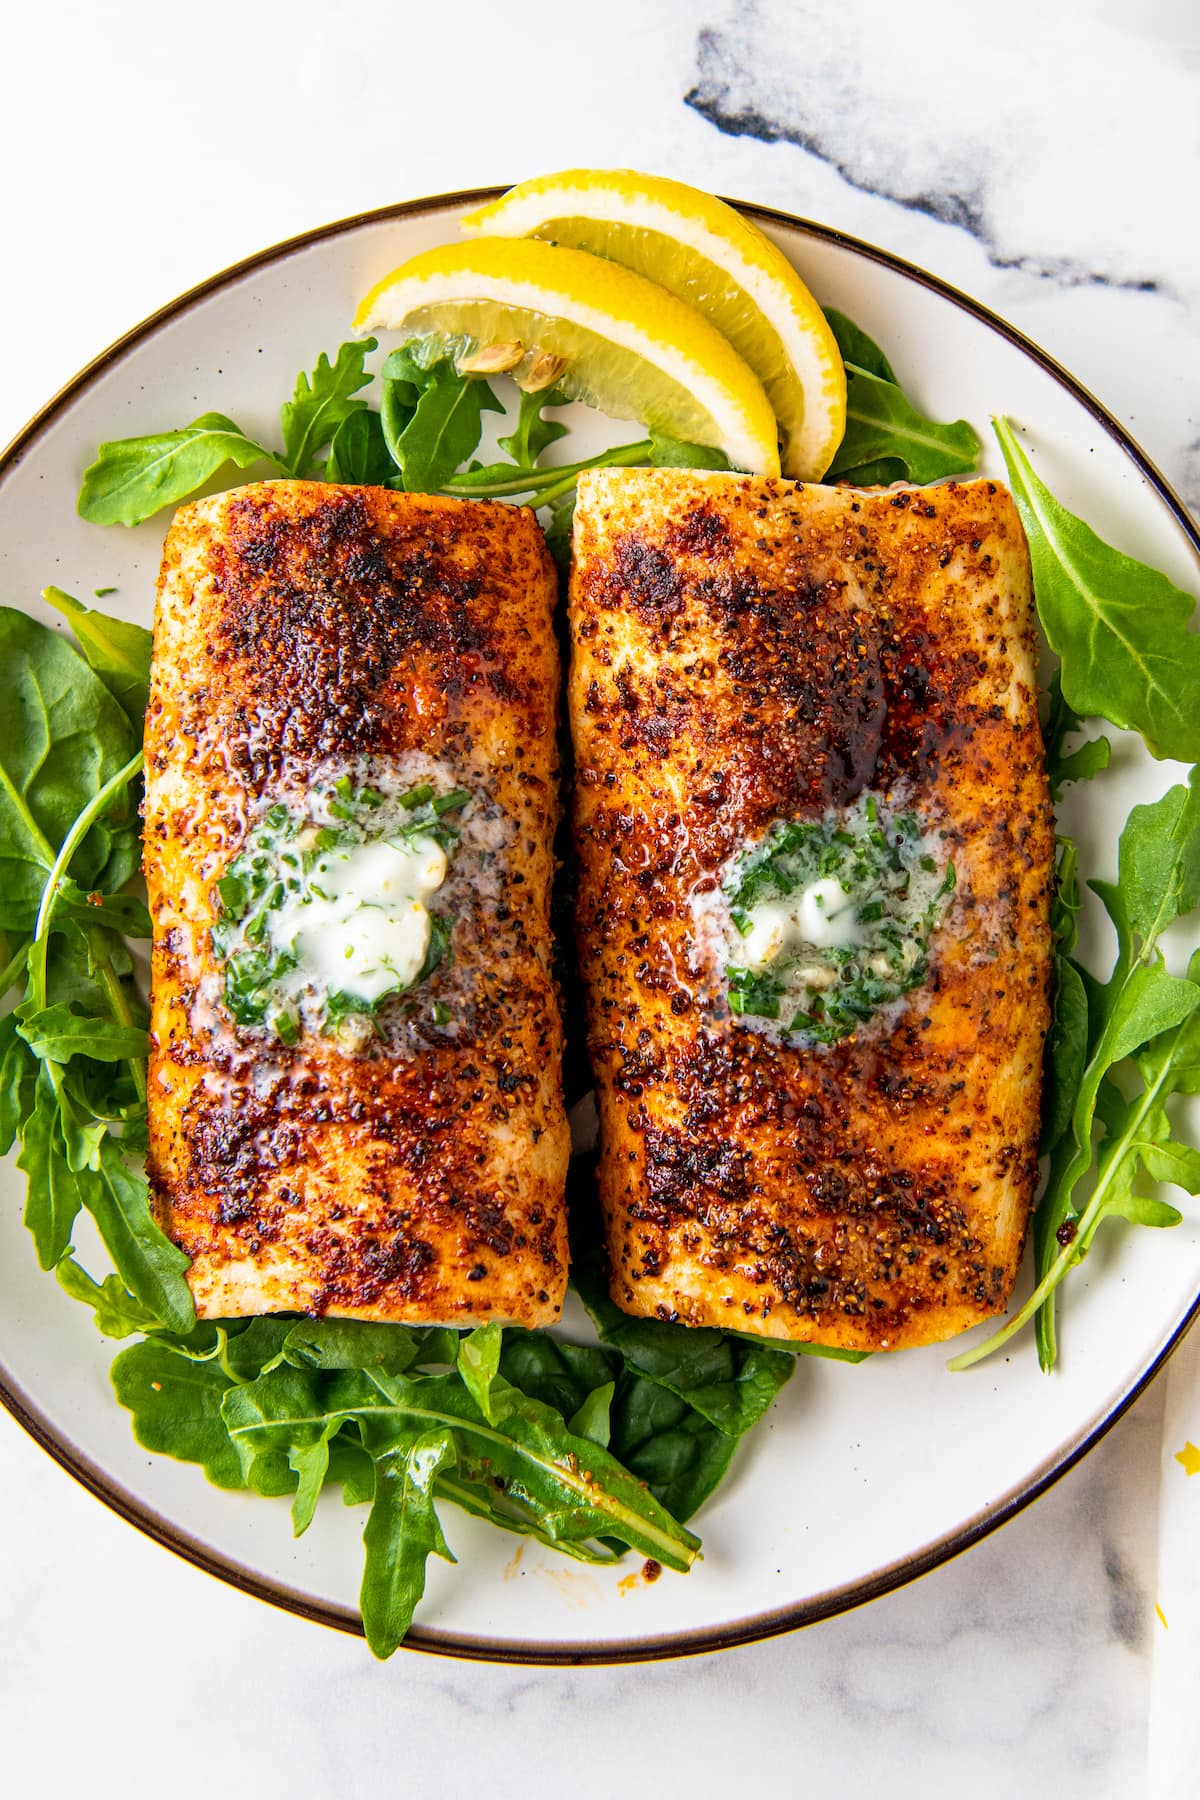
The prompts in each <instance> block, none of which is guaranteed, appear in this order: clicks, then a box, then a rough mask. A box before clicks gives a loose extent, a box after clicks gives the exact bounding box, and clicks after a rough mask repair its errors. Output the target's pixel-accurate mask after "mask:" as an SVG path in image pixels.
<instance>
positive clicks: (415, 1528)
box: [359, 1425, 458, 1656]
mask: <svg viewBox="0 0 1200 1800" xmlns="http://www.w3.org/2000/svg"><path fill="white" fill-rule="evenodd" d="M368 1448H370V1444H369V1443H368ZM457 1460H458V1457H457V1447H456V1445H455V1441H454V1434H453V1432H452V1431H451V1430H450V1429H449V1428H448V1427H447V1426H444V1425H443V1426H437V1427H434V1428H433V1429H431V1430H426V1431H419V1432H415V1433H405V1434H404V1435H402V1436H401V1435H397V1437H396V1438H395V1440H394V1441H393V1442H391V1443H388V1444H387V1445H386V1446H385V1447H384V1448H383V1449H381V1450H380V1451H379V1452H378V1454H377V1455H376V1456H375V1500H374V1504H373V1505H372V1507H371V1511H370V1515H369V1517H368V1519H367V1523H366V1528H365V1530H364V1531H363V1545H364V1547H365V1549H366V1553H367V1557H366V1565H365V1567H364V1569H363V1580H362V1590H361V1593H360V1596H359V1604H360V1606H361V1608H362V1616H363V1626H364V1628H365V1630H366V1634H367V1643H368V1644H369V1645H370V1647H371V1649H372V1650H373V1651H374V1653H375V1655H376V1656H390V1655H391V1654H392V1652H393V1650H395V1649H396V1648H397V1646H398V1645H399V1644H400V1643H401V1642H402V1640H403V1638H404V1636H405V1633H406V1632H407V1631H408V1628H409V1626H410V1624H411V1623H412V1616H413V1613H414V1611H415V1610H416V1606H417V1603H418V1601H419V1600H420V1599H421V1596H422V1595H423V1594H424V1592H425V1565H426V1562H427V1560H428V1559H429V1557H430V1556H440V1557H443V1558H444V1559H445V1560H446V1561H447V1562H453V1561H454V1560H455V1558H454V1556H453V1554H452V1552H451V1550H450V1547H449V1545H448V1544H447V1543H446V1539H445V1537H444V1536H443V1533H442V1527H441V1523H440V1521H439V1519H438V1516H437V1508H436V1507H435V1505H434V1485H435V1483H436V1481H437V1479H438V1476H439V1475H441V1474H442V1473H443V1471H445V1470H446V1469H450V1468H453V1467H454V1466H455V1464H456V1462H457Z"/></svg>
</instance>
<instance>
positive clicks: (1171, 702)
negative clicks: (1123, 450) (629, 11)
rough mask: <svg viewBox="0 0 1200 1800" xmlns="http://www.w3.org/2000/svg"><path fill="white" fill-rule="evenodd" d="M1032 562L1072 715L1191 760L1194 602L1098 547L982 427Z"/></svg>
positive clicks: (1198, 674) (1019, 453)
mask: <svg viewBox="0 0 1200 1800" xmlns="http://www.w3.org/2000/svg"><path fill="white" fill-rule="evenodd" d="M992 428H993V430H994V431H995V433H996V437H997V439H998V441H999V444H1000V448H1001V450H1002V451H1003V452H1004V460H1005V462H1006V463H1007V465H1008V476H1009V481H1010V482H1011V484H1012V491H1013V498H1014V499H1015V500H1016V503H1017V508H1018V510H1019V512H1020V514H1021V522H1022V524H1023V525H1024V527H1025V535H1026V536H1027V538H1028V539H1029V550H1030V555H1031V557H1032V559H1033V583H1034V589H1035V591H1036V594H1037V608H1038V617H1039V618H1040V620H1041V623H1042V629H1043V630H1044V632H1045V634H1046V639H1047V642H1048V643H1049V645H1050V648H1051V649H1052V650H1054V651H1055V652H1056V654H1057V655H1058V657H1059V658H1060V660H1061V664H1062V669H1061V677H1060V679H1061V683H1062V692H1063V695H1064V697H1065V699H1066V701H1067V704H1068V705H1069V706H1070V707H1071V708H1072V709H1073V710H1074V711H1075V712H1076V713H1078V714H1080V715H1085V714H1094V715H1096V716H1098V717H1100V718H1102V719H1108V720H1110V721H1111V722H1112V723H1113V724H1114V725H1120V726H1121V727H1122V728H1123V729H1125V730H1127V731H1137V732H1140V734H1141V736H1142V737H1143V738H1144V739H1145V741H1146V743H1147V745H1148V747H1149V748H1150V750H1151V752H1152V753H1153V754H1154V755H1155V756H1160V757H1177V758H1178V759H1179V760H1180V761H1182V762H1195V761H1196V760H1197V759H1198V758H1200V634H1197V633H1196V632H1195V631H1193V630H1191V629H1190V623H1191V619H1192V615H1193V612H1194V610H1195V601H1194V600H1193V598H1192V597H1191V595H1190V594H1185V593H1183V592H1182V591H1181V589H1179V588H1177V587H1176V586H1175V585H1174V583H1173V582H1171V581H1169V580H1168V579H1167V577H1166V576H1165V575H1163V574H1160V573H1159V571H1158V570H1156V569H1150V568H1147V566H1146V565H1145V563H1140V562H1137V561H1135V559H1134V558H1133V557H1131V556H1126V555H1125V554H1124V553H1123V552H1122V551H1120V550H1117V549H1115V548H1114V547H1113V546H1112V545H1111V544H1106V543H1105V542H1104V541H1103V539H1102V538H1099V537H1097V535H1096V533H1095V532H1094V531H1093V530H1092V529H1091V527H1090V526H1089V525H1086V524H1085V523H1084V521H1083V520H1082V519H1079V518H1076V516H1075V515H1074V513H1069V512H1068V511H1067V509H1066V507H1065V506H1062V505H1060V504H1059V502H1058V501H1057V500H1056V499H1055V498H1054V496H1053V495H1052V494H1051V493H1050V492H1049V490H1048V489H1047V488H1046V487H1045V485H1044V484H1043V483H1042V482H1041V481H1040V480H1039V479H1038V477H1037V475H1036V474H1035V473H1034V470H1033V466H1032V464H1031V463H1030V460H1029V457H1028V456H1027V455H1026V453H1025V450H1024V448H1023V447H1022V445H1021V444H1019V443H1018V441H1017V438H1016V435H1015V433H1014V431H1013V428H1012V425H1011V423H1010V422H1009V420H1007V419H1003V418H997V419H993V421H992Z"/></svg>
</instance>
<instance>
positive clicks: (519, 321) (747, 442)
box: [354, 238, 779, 475]
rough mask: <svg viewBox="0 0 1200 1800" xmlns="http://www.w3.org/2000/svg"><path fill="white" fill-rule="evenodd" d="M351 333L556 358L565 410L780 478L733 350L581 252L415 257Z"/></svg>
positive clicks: (657, 294)
mask: <svg viewBox="0 0 1200 1800" xmlns="http://www.w3.org/2000/svg"><path fill="white" fill-rule="evenodd" d="M354 325H355V329H356V330H358V331H367V330H373V329H376V328H379V327H382V328H385V329H388V330H394V331H405V332H408V333H409V335H410V336H413V337H425V336H437V337H443V338H446V339H464V338H465V339H468V340H470V341H471V342H472V343H474V344H477V345H484V346H487V345H491V344H498V345H507V344H510V343H511V344H514V345H518V344H519V345H523V346H525V347H526V348H528V349H531V350H532V349H536V350H537V351H539V352H542V353H544V354H545V355H546V356H548V357H553V358H557V359H560V361H561V363H562V372H561V374H559V375H558V377H557V384H558V386H559V387H561V388H562V389H563V390H564V391H565V392H566V393H567V394H568V395H569V396H570V397H571V398H572V399H579V400H584V401H586V402H587V403H588V404H589V405H592V406H596V407H598V408H599V409H600V410H601V411H602V412H605V413H609V414H610V415H611V416H612V417H614V418H619V419H640V420H642V421H643V422H644V423H645V424H647V425H649V426H650V427H651V428H652V429H654V430H658V431H662V432H665V433H667V434H669V435H670V436H672V437H677V438H684V439H686V440H688V441H689V442H692V443H698V444H706V445H709V446H711V447H714V448H716V449H719V450H721V451H723V452H724V454H725V455H726V456H727V457H728V459H729V461H730V462H731V463H732V464H733V465H734V467H735V468H739V469H746V470H748V471H749V472H750V473H752V474H756V475H778V473H779V448H778V427H777V425H776V421H775V415H774V412H773V411H772V408H771V403H770V401H769V400H768V399H767V396H766V394H765V392H764V391H763V387H762V384H761V382H760V381H759V380H758V378H757V376H756V375H755V374H754V373H753V372H752V371H751V370H750V368H749V367H748V366H747V365H746V363H745V362H744V361H743V360H742V358H741V357H740V356H739V355H738V353H737V351H736V350H734V349H733V348H732V347H731V346H730V345H729V343H727V342H726V340H725V339H724V338H723V337H722V336H721V334H720V332H718V331H717V330H716V328H715V327H714V326H712V325H711V324H709V322H708V320H707V319H705V318H704V317H702V315H701V314H700V313H698V312H697V311H695V309H694V308H692V307H690V306H688V305H687V304H686V303H685V302H684V301H682V300H680V299H678V298H676V296H675V295H673V294H669V293H667V292H666V290H665V289H663V288H661V287H657V286H656V285H655V284H654V283H653V282H651V281H647V280H646V279H645V278H644V277H643V276H641V275H636V274H633V273H631V272H630V271H629V270H628V269H625V268H622V267H620V266H619V265H618V264H616V263H614V262H607V261H604V260H603V259H601V258H600V257H596V256H591V255H589V254H588V253H587V252H586V251H583V250H566V249H560V248H558V247H556V246H553V245H550V244H545V243H541V242H538V241H537V240H535V239H525V238H518V239H507V238H480V239H478V240H476V241H474V242H468V243H463V244H451V245H444V246H439V247H437V248H435V249H433V250H425V251H423V252H422V253H421V254H420V255H419V256H414V257H413V258H412V259H411V260H410V261H409V262H406V263H404V264H402V265H401V267H400V268H398V269H394V270H393V271H392V272H391V274H389V275H385V276H384V278H383V280H382V281H380V282H377V283H376V285H375V286H374V287H373V288H372V289H371V291H370V293H369V294H368V295H367V296H366V298H365V299H364V300H363V302H362V304H361V306H360V307H359V309H358V313H357V315H356V316H355V320H354Z"/></svg>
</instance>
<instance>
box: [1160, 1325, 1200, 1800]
mask: <svg viewBox="0 0 1200 1800" xmlns="http://www.w3.org/2000/svg"><path fill="white" fill-rule="evenodd" d="M1166 1380H1167V1400H1166V1411H1165V1415H1164V1418H1163V1445H1162V1482H1161V1487H1160V1490H1159V1514H1158V1520H1159V1523H1158V1595H1157V1600H1158V1607H1157V1611H1158V1618H1157V1621H1156V1624H1155V1638H1154V1678H1153V1683H1152V1686H1151V1692H1150V1745H1149V1760H1150V1780H1149V1796H1150V1800H1196V1797H1197V1795H1200V1325H1197V1326H1196V1327H1195V1328H1194V1329H1193V1330H1192V1331H1191V1332H1189V1334H1188V1336H1187V1337H1186V1338H1185V1339H1184V1341H1183V1343H1182V1344H1181V1345H1180V1346H1179V1349H1178V1350H1177V1351H1176V1352H1175V1354H1174V1356H1173V1357H1172V1358H1171V1361H1170V1363H1169V1364H1168V1365H1167V1376H1166Z"/></svg>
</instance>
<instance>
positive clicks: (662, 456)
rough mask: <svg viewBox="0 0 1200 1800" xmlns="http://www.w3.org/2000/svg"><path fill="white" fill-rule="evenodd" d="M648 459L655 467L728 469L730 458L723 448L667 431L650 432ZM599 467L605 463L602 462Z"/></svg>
mask: <svg viewBox="0 0 1200 1800" xmlns="http://www.w3.org/2000/svg"><path fill="white" fill-rule="evenodd" d="M648 461H649V463H650V465H651V467H652V468H655V469H728V468H729V466H730V463H729V458H728V457H727V456H726V455H725V452H724V451H723V450H714V449H713V447H712V446H711V445H710V444H689V443H687V442H686V440H685V439H683V438H673V437H668V436H667V434H666V432H665V431H652V432H651V433H650V455H649V458H648ZM597 466H598V467H601V468H603V467H604V466H605V465H604V464H603V463H600V464H598V465H597Z"/></svg>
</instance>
